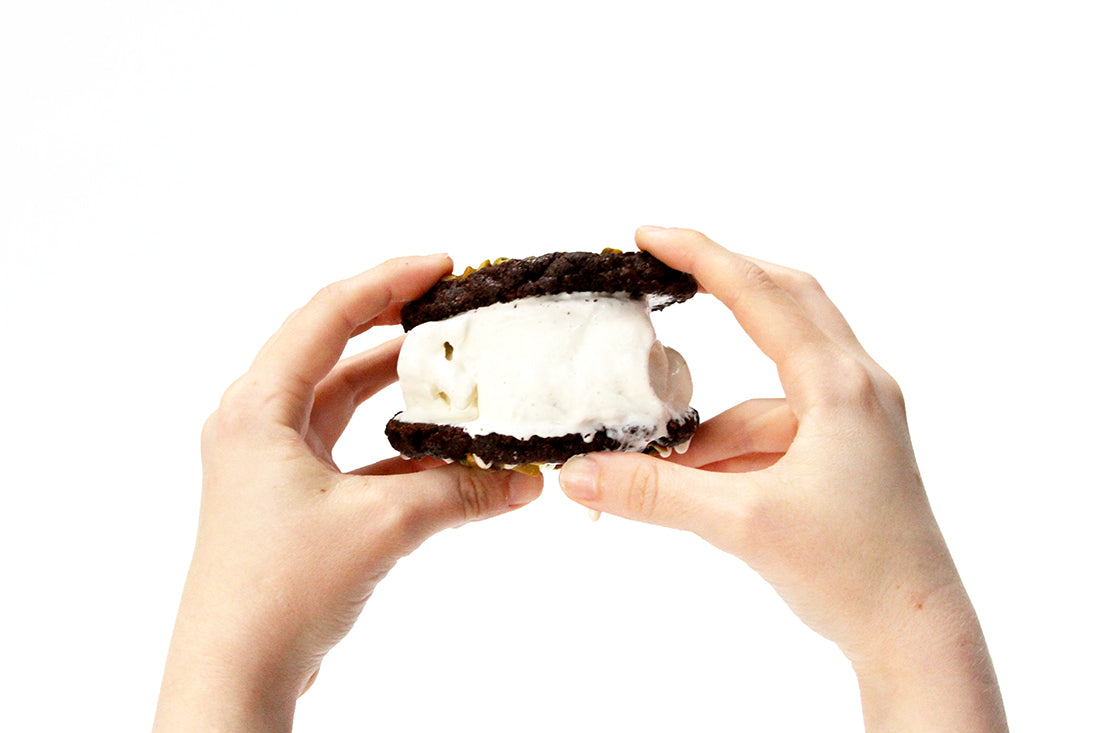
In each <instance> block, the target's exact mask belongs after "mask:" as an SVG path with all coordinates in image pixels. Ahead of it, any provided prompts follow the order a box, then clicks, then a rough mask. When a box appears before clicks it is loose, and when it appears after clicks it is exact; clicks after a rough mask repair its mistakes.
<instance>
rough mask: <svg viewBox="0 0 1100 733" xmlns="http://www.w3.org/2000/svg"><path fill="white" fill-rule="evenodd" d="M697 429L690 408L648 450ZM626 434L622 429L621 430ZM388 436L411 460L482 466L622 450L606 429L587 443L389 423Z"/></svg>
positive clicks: (556, 461)
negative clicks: (455, 462)
mask: <svg viewBox="0 0 1100 733" xmlns="http://www.w3.org/2000/svg"><path fill="white" fill-rule="evenodd" d="M697 427H699V413H698V412H696V411H695V410H691V411H689V412H688V414H687V415H685V416H683V417H682V418H680V419H677V420H673V421H671V422H669V424H668V428H667V435H666V436H664V437H662V438H660V439H658V440H654V441H652V442H651V443H649V446H650V449H652V450H653V451H659V452H664V451H665V450H667V449H670V448H672V447H673V446H677V445H681V444H682V443H685V442H686V441H688V440H689V439H690V438H691V436H692V435H693V434H694V433H695V429H696V428H697ZM630 430H631V428H625V430H624V431H623V432H629V431H630ZM635 430H637V428H635ZM386 437H387V438H389V441H390V445H392V446H393V447H394V448H396V449H397V450H398V451H399V452H400V453H401V454H402V455H404V456H407V457H409V458H423V457H425V456H435V457H436V458H443V459H446V460H449V461H459V462H467V463H470V464H471V465H478V466H480V467H481V468H506V467H507V468H512V467H515V466H522V465H525V464H531V463H546V464H551V465H560V464H562V463H565V461H567V460H569V458H570V457H571V456H575V455H579V454H581V453H592V452H594V451H621V450H625V449H624V448H623V440H622V438H621V437H612V436H611V434H610V433H609V432H608V431H607V430H600V431H599V432H597V433H595V434H594V435H592V436H590V437H589V439H587V440H586V439H585V436H583V435H580V434H579V433H571V434H569V435H562V436H558V437H552V438H543V437H538V436H536V437H533V438H527V439H521V438H516V437H513V436H511V435H501V434H500V433H489V434H487V435H470V434H469V433H467V432H466V431H465V430H463V429H462V428H460V427H457V426H455V425H436V424H434V423H409V422H402V421H400V420H390V421H389V423H388V424H387V425H386Z"/></svg>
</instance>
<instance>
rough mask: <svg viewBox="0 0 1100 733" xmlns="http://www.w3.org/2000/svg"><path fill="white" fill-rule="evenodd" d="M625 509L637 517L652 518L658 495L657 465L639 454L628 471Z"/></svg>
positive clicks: (655, 509)
mask: <svg viewBox="0 0 1100 733" xmlns="http://www.w3.org/2000/svg"><path fill="white" fill-rule="evenodd" d="M627 486H628V490H627V493H626V510H627V511H628V512H629V513H630V516H632V517H637V518H638V519H642V520H648V519H652V518H653V516H654V514H655V513H656V511H657V506H658V497H659V496H660V489H659V478H658V472H657V465H656V463H655V462H654V461H652V460H646V459H644V458H642V457H640V456H639V460H636V461H635V464H634V467H633V468H632V469H631V471H630V475H629V480H628V483H627Z"/></svg>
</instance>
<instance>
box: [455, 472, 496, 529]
mask: <svg viewBox="0 0 1100 733" xmlns="http://www.w3.org/2000/svg"><path fill="white" fill-rule="evenodd" d="M488 478H489V474H488V472H487V471H482V470H479V469H476V468H465V469H463V470H461V471H459V472H458V484H457V486H456V489H457V493H458V499H459V502H460V509H461V516H462V519H463V521H464V522H473V521H476V520H478V519H481V518H483V517H485V516H487V515H488V514H489V509H490V507H491V506H492V501H491V500H490V495H491V492H492V486H491V482H490V481H489V480H488Z"/></svg>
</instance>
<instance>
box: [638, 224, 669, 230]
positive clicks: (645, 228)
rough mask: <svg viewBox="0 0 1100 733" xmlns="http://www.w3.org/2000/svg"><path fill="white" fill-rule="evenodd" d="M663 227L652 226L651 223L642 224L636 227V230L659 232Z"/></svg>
mask: <svg viewBox="0 0 1100 733" xmlns="http://www.w3.org/2000/svg"><path fill="white" fill-rule="evenodd" d="M664 229H665V227H659V226H654V225H653V224H643V225H642V226H640V227H638V231H641V232H659V231H662V230H664Z"/></svg>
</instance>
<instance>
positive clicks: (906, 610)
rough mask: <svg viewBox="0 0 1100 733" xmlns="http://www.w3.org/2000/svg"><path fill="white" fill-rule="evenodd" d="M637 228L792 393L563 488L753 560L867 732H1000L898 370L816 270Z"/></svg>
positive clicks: (571, 472) (693, 235)
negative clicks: (813, 641) (844, 676)
mask: <svg viewBox="0 0 1100 733" xmlns="http://www.w3.org/2000/svg"><path fill="white" fill-rule="evenodd" d="M636 239H637V243H638V246H639V248H640V249H642V250H645V251H648V252H650V253H652V254H653V255H654V256H656V257H657V258H658V259H660V260H662V261H663V262H665V263H666V264H668V265H670V266H672V267H674V268H676V269H679V270H682V271H685V272H690V273H692V274H693V275H694V276H695V277H696V279H697V280H698V281H699V284H700V286H701V288H702V289H703V290H704V291H706V292H709V293H711V294H713V295H714V296H715V297H717V298H718V299H719V300H721V301H722V302H723V303H724V304H725V305H726V306H728V307H729V309H730V310H731V311H732V312H733V314H734V316H735V317H736V318H737V320H738V322H740V324H741V326H742V327H743V328H744V330H745V331H746V332H747V333H748V335H749V336H750V337H751V338H752V339H753V341H754V342H755V343H756V344H757V346H759V347H760V349H761V350H762V351H763V352H764V353H765V354H766V355H767V356H768V357H769V358H771V359H772V361H774V362H775V364H776V366H777V368H778V372H779V379H780V382H781V384H782V386H783V391H784V393H785V395H786V397H785V399H762V400H752V401H749V402H745V403H743V404H741V405H738V406H736V407H733V408H731V409H729V410H727V411H726V412H724V413H722V414H720V415H718V416H717V417H715V418H712V419H711V420H708V421H706V422H704V423H703V424H702V425H701V426H700V427H699V430H698V432H697V433H696V435H695V437H694V439H693V441H692V444H691V448H690V450H688V451H687V452H686V453H685V454H684V455H682V456H676V457H674V458H672V459H671V460H660V459H657V458H654V457H651V456H645V455H638V454H621V453H602V454H589V455H587V456H581V457H576V458H573V459H571V460H570V461H569V462H567V463H566V464H565V466H564V467H563V468H562V471H561V473H560V476H559V480H560V482H561V485H562V488H563V490H564V491H565V493H566V494H567V495H568V496H569V497H571V498H572V499H574V500H575V501H577V502H579V503H581V504H583V505H584V506H586V507H589V508H590V509H595V510H598V511H601V512H608V513H610V514H615V515H618V516H622V517H627V518H630V519H636V520H641V521H645V522H650V523H654V524H660V525H664V526H667V527H674V528H678V529H684V530H690V531H692V532H695V533H696V534H698V535H699V536H701V537H702V538H703V539H705V540H707V541H708V542H710V543H711V544H713V545H715V546H717V547H719V548H721V549H723V550H725V551H727V552H730V553H732V554H734V555H736V556H738V557H740V558H741V559H742V560H744V561H745V562H746V563H748V564H749V565H750V566H751V567H752V568H754V569H755V570H756V571H757V572H759V573H760V575H761V576H763V577H764V579H765V580H767V581H768V582H769V583H770V584H771V585H772V586H773V587H774V588H775V589H776V591H778V593H779V594H780V595H781V596H782V598H783V599H784V600H785V601H786V602H787V604H788V605H789V606H790V607H791V609H792V610H793V611H794V612H795V613H796V614H797V615H798V616H799V617H800V618H801V619H802V620H803V621H804V622H806V623H807V624H808V625H809V626H810V627H811V628H813V629H815V630H816V631H818V632H819V633H821V634H822V635H824V636H825V637H827V638H829V639H832V640H833V641H835V642H836V643H837V644H838V645H839V646H840V648H841V650H842V651H843V652H844V654H845V655H846V656H847V657H848V658H849V659H850V660H851V661H852V663H853V666H854V667H855V670H856V672H857V675H858V676H859V680H860V688H861V692H862V695H863V704H864V711H865V718H866V721H867V726H868V730H880V729H881V730H900V729H905V730H910V731H911V730H923V729H924V727H925V726H926V727H927V728H928V729H929V730H955V731H969V730H1003V729H1007V726H1006V724H1005V723H1004V713H1003V708H1002V706H1001V702H1000V696H999V693H998V692H997V685H996V681H995V677H994V674H993V669H992V665H991V664H990V662H989V657H988V653H987V651H986V648H985V643H984V640H983V638H982V634H981V630H980V627H979V626H978V623H977V618H976V616H975V615H974V612H973V608H972V606H971V604H970V601H969V599H968V598H967V595H966V592H965V591H964V590H963V587H962V582H961V580H960V578H959V575H958V573H957V571H956V569H955V566H954V564H953V562H952V560H951V557H950V555H949V553H948V550H947V546H946V544H945V542H944V539H943V536H942V534H941V533H940V530H939V527H938V526H937V524H936V521H935V518H934V517H933V515H932V510H931V508H930V506H929V503H928V500H927V497H926V495H925V492H924V487H923V485H922V483H921V478H920V474H919V473H918V471H917V464H916V460H915V458H914V456H913V450H912V447H911V444H910V439H909V431H908V427H907V423H906V417H905V408H904V404H903V401H902V395H901V392H900V390H899V388H898V386H897V384H896V383H895V382H894V380H893V379H892V378H891V377H890V376H889V375H888V374H887V373H886V372H885V371H884V370H883V369H882V368H881V367H880V366H879V365H878V364H876V363H875V362H874V361H873V360H872V359H871V357H870V356H868V354H867V352H866V351H864V349H863V347H862V346H861V345H860V343H859V342H858V341H857V340H856V337H855V335H854V334H853V333H852V330H851V328H849V326H848V323H847V322H846V321H845V319H844V317H843V316H842V315H841V314H840V312H839V311H838V310H837V308H836V307H835V306H834V305H833V303H832V302H831V301H830V300H829V299H828V298H827V297H826V295H825V293H824V292H823V290H822V289H821V287H820V286H819V285H818V283H817V282H816V281H815V280H814V279H813V278H812V277H810V276H808V275H806V274H804V273H801V272H796V271H794V270H789V269H786V268H783V267H779V266H776V265H772V264H768V263H764V262H761V261H758V260H754V259H751V258H748V257H743V256H740V255H736V254H733V253H731V252H729V251H727V250H725V249H724V248H722V247H721V246H719V245H718V244H716V243H714V242H712V241H711V240H709V239H707V238H706V237H705V236H703V235H702V234H700V233H698V232H694V231H690V230H683V229H661V228H653V227H644V228H642V229H639V230H638V232H637V235H636Z"/></svg>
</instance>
